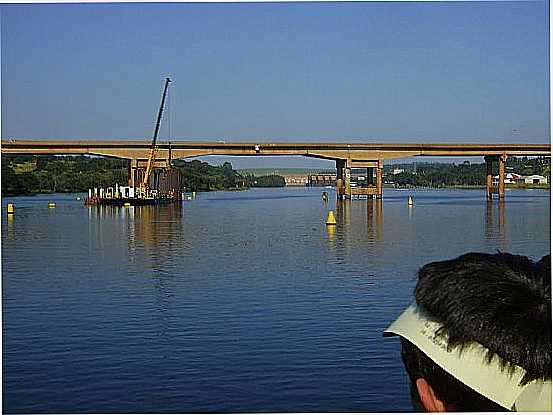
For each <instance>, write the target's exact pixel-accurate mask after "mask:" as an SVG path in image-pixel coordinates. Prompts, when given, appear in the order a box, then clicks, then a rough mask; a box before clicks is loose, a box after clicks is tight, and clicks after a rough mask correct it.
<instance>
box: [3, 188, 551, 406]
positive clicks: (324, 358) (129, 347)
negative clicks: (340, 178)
mask: <svg viewBox="0 0 553 415" xmlns="http://www.w3.org/2000/svg"><path fill="white" fill-rule="evenodd" d="M322 190H327V191H329V192H330V196H331V197H330V202H329V203H328V204H327V205H325V204H324V203H323V202H322V200H321V192H322ZM409 194H412V195H413V197H414V200H415V205H414V206H413V207H411V208H409V207H408V206H407V196H408V195H409ZM76 196H81V197H82V196H84V195H48V196H45V195H42V196H41V195H39V196H35V197H20V198H11V199H8V198H5V199H3V201H2V202H3V203H2V209H3V211H2V284H3V290H2V291H3V292H2V300H3V311H2V316H3V379H2V381H3V382H2V383H3V409H4V411H5V412H9V413H22V412H32V413H39V412H42V413H44V412H50V413H51V412H64V413H67V412H69V413H78V412H96V413H97V412H109V413H116V412H127V413H128V412H131V413H139V412H154V413H162V412H179V413H182V412H195V413H199V412H217V413H221V412H372V411H377V412H392V411H410V410H411V406H410V401H409V393H408V383H407V379H406V376H405V374H404V371H403V367H402V364H401V361H400V357H399V342H398V340H397V339H394V338H383V337H382V331H383V329H384V328H386V326H387V325H388V324H389V323H390V322H391V321H392V320H393V319H394V318H395V317H396V316H397V315H398V314H399V312H400V311H401V310H402V309H403V308H404V307H405V306H407V305H408V304H409V303H410V302H411V301H412V291H413V288H414V285H415V282H416V272H417V270H418V268H420V267H421V266H422V265H424V264H425V263H427V262H429V261H433V260H442V259H448V258H452V257H455V256H458V255H460V254H463V253H466V252H468V251H483V252H495V251H497V250H502V251H508V252H513V253H518V254H524V255H529V256H531V257H532V258H534V259H539V258H540V257H541V256H542V255H545V254H546V253H549V252H550V193H549V192H546V191H538V190H534V191H508V192H507V198H506V201H505V202H504V203H501V204H500V203H499V202H498V201H497V200H494V201H493V203H487V202H486V200H485V196H484V191H483V190H474V191H461V190H442V191H415V192H408V191H395V190H392V189H385V192H384V200H383V201H381V202H377V201H372V202H370V203H367V201H366V200H353V201H347V202H340V203H338V204H337V203H336V201H335V193H334V190H331V189H320V188H319V189H314V188H311V189H309V188H297V189H294V188H285V189H254V190H249V191H245V192H216V193H215V192H214V193H202V194H199V195H198V197H197V198H196V199H195V200H193V201H189V202H188V201H187V202H184V203H183V204H182V205H179V206H166V207H137V208H111V207H85V206H83V203H82V200H81V201H77V200H76ZM50 201H53V202H55V203H56V208H55V209H48V208H47V203H48V202H50ZM8 202H14V203H15V204H16V213H15V215H14V216H13V217H8V216H7V215H6V214H5V205H6V203H8ZM328 210H334V211H335V213H336V216H337V220H338V225H337V226H336V227H335V229H327V227H326V226H325V224H324V222H325V219H326V215H327V212H328Z"/></svg>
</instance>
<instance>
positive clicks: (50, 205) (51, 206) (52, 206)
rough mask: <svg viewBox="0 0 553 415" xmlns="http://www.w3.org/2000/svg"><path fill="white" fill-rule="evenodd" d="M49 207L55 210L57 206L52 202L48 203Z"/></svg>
mask: <svg viewBox="0 0 553 415" xmlns="http://www.w3.org/2000/svg"><path fill="white" fill-rule="evenodd" d="M48 207H49V208H50V209H53V208H55V207H56V204H55V203H54V202H50V203H48Z"/></svg>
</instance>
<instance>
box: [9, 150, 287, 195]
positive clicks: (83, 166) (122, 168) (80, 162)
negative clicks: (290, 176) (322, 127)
mask: <svg viewBox="0 0 553 415" xmlns="http://www.w3.org/2000/svg"><path fill="white" fill-rule="evenodd" d="M127 163H128V162H127V160H121V159H115V158H107V157H87V156H63V157H58V156H50V155H47V156H29V155H2V194H3V195H23V194H36V193H56V192H59V193H66V192H67V193H76V192H86V191H88V189H90V188H94V187H109V186H113V185H115V184H116V183H118V184H120V185H126V184H127V183H128V164H127ZM173 166H174V168H177V169H180V170H181V171H182V173H183V179H184V186H185V188H186V190H187V191H196V192H201V191H211V190H236V189H246V188H249V187H276V186H284V178H283V177H280V176H261V177H257V176H253V175H241V174H240V173H238V172H237V171H236V170H234V169H233V168H232V165H231V163H228V162H226V163H224V164H223V165H221V166H212V165H210V164H208V163H205V162H201V161H199V160H193V161H184V160H175V161H174V163H173Z"/></svg>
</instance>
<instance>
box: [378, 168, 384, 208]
mask: <svg viewBox="0 0 553 415" xmlns="http://www.w3.org/2000/svg"><path fill="white" fill-rule="evenodd" d="M383 164H384V163H383V161H382V160H378V167H376V189H377V194H376V198H377V199H382V187H383V182H382V170H383V168H384V166H383Z"/></svg>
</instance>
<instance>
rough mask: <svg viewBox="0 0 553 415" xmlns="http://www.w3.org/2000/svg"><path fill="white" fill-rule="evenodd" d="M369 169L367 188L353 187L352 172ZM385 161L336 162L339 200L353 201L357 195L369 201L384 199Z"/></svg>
mask: <svg viewBox="0 0 553 415" xmlns="http://www.w3.org/2000/svg"><path fill="white" fill-rule="evenodd" d="M353 168H364V169H367V187H353V188H352V187H351V170H352V169H353ZM383 168H384V160H364V161H353V162H352V161H350V160H343V159H342V160H340V159H339V160H336V191H337V193H338V198H339V199H351V197H352V196H355V195H358V196H360V195H365V196H367V198H368V199H373V197H374V198H376V199H382V188H383V180H382V173H383Z"/></svg>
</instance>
